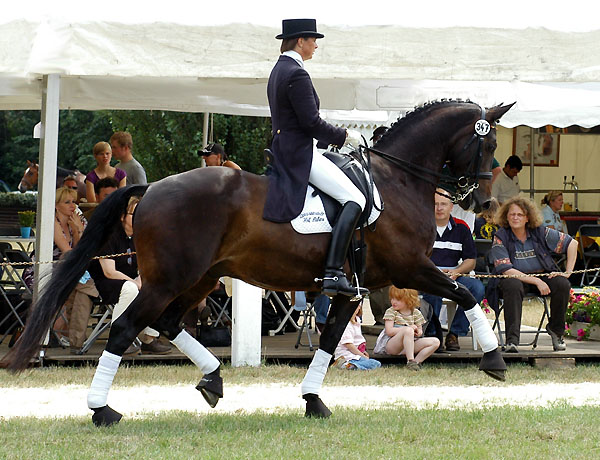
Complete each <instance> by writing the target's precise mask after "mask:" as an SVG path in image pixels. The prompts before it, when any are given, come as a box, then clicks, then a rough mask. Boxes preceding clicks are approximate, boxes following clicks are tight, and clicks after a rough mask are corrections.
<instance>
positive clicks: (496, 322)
mask: <svg viewBox="0 0 600 460" xmlns="http://www.w3.org/2000/svg"><path fill="white" fill-rule="evenodd" d="M525 299H539V300H540V301H541V302H542V305H543V306H544V312H543V313H542V317H541V319H540V323H539V324H538V327H537V329H534V330H531V329H521V330H520V331H519V333H520V334H535V336H534V338H533V340H532V341H531V342H519V343H518V345H519V346H524V347H526V346H529V345H531V346H532V348H534V349H535V348H536V347H537V343H538V339H539V337H540V332H545V330H544V329H542V327H543V325H544V320H547V319H549V318H550V309H549V308H548V299H547V297H545V296H541V295H538V294H534V293H528V294H525V296H524V297H523V301H524V300H525ZM503 310H504V301H503V299H502V298H501V299H499V305H498V311H497V312H495V316H496V318H495V320H494V324H493V325H492V329H496V328H498V341H499V342H500V346H501V347H502V349H503V350H504V346H505V345H504V339H503V338H502V333H503V331H502V327H501V325H500V314H501V313H502V311H503ZM504 332H506V331H504Z"/></svg>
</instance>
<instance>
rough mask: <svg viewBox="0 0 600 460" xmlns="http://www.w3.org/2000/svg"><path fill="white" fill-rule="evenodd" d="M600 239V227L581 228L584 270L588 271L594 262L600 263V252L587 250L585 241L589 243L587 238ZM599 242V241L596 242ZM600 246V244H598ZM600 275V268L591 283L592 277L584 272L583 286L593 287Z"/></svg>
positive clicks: (580, 237)
mask: <svg viewBox="0 0 600 460" xmlns="http://www.w3.org/2000/svg"><path fill="white" fill-rule="evenodd" d="M599 237H600V225H582V226H581V227H579V249H580V250H581V256H582V259H583V268H584V269H586V270H587V269H588V267H589V266H590V264H591V263H593V262H594V261H598V262H600V250H598V249H585V247H584V244H583V243H584V241H586V242H588V241H589V240H585V238H593V239H595V238H599ZM596 241H598V240H596ZM598 245H600V243H599V244H598ZM599 274H600V267H598V268H597V269H596V272H595V273H594V278H593V279H592V281H590V276H589V274H588V272H587V271H586V272H584V273H583V275H582V276H581V285H582V286H583V285H584V281H585V285H591V284H594V283H595V282H596V280H597V279H598V275H599Z"/></svg>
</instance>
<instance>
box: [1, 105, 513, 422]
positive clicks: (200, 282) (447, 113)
mask: <svg viewBox="0 0 600 460" xmlns="http://www.w3.org/2000/svg"><path fill="white" fill-rule="evenodd" d="M510 107H511V105H509V106H497V107H493V108H491V109H488V110H484V109H482V108H481V107H479V106H478V105H476V104H474V103H470V102H460V101H443V102H435V103H431V104H427V105H425V106H423V107H420V108H418V109H416V110H415V111H413V112H411V113H409V114H408V115H407V116H405V117H404V118H402V119H400V120H399V121H398V122H396V123H395V124H394V125H393V126H392V127H391V128H390V129H389V131H388V132H387V133H386V134H385V135H384V136H383V137H382V138H381V139H380V140H379V142H378V143H377V144H376V146H375V150H376V151H377V152H378V153H377V156H373V158H372V175H373V177H374V179H375V182H376V183H377V186H378V188H379V191H380V193H381V195H382V197H383V200H384V202H385V211H384V212H383V213H382V214H381V216H380V218H379V220H378V222H377V227H376V230H375V231H374V232H371V231H367V232H366V240H367V244H368V248H369V250H368V256H367V273H366V279H365V284H366V286H367V287H368V288H369V289H377V288H382V287H384V286H387V285H390V284H394V285H396V286H398V287H405V288H412V289H417V290H420V291H425V292H429V293H431V294H434V295H438V296H443V297H446V298H448V299H451V300H454V301H456V302H457V303H458V304H460V305H462V306H463V307H464V308H465V311H466V313H467V317H468V318H469V321H470V322H471V325H472V327H473V330H474V333H475V334H476V337H477V339H478V341H479V343H480V345H481V348H482V350H483V351H484V354H483V357H482V360H481V364H480V369H481V370H484V371H485V372H486V373H488V374H489V375H491V376H492V377H494V378H497V379H500V380H504V373H505V370H506V366H505V364H504V361H503V359H502V357H501V355H500V353H499V352H498V350H497V347H498V343H497V340H496V336H495V335H494V333H493V331H492V329H491V327H490V324H489V322H488V321H487V319H486V318H485V316H484V315H483V313H482V312H481V308H480V306H479V305H478V304H477V303H476V301H475V299H474V298H473V296H472V295H471V294H470V293H469V291H468V290H467V289H466V288H464V287H463V286H462V285H460V284H458V283H456V282H455V281H452V280H451V279H450V278H448V277H447V276H446V275H445V274H443V273H442V272H441V271H440V270H438V269H437V268H436V267H435V265H434V264H433V263H432V262H431V260H430V259H429V254H430V252H431V249H432V246H433V243H434V240H435V232H436V230H435V220H434V212H433V209H434V206H433V203H434V191H435V188H436V184H437V183H438V179H439V177H440V176H441V171H442V167H443V166H444V165H447V166H448V168H449V170H450V171H451V173H452V174H453V175H454V176H456V177H461V179H460V180H459V181H458V182H459V184H458V185H459V188H458V190H459V192H460V191H463V192H465V190H466V192H465V193H463V194H462V195H466V194H467V192H469V191H471V192H472V193H471V194H470V195H468V196H467V197H465V196H461V197H460V198H462V201H461V203H463V204H465V203H467V202H470V201H473V202H474V205H475V208H476V209H477V208H480V207H482V206H485V204H486V202H487V201H488V200H489V197H490V190H491V174H490V173H489V171H490V169H491V162H492V157H493V154H494V150H495V148H496V121H497V120H498V119H500V117H501V116H502V115H504V113H506V112H507V111H508V110H509V109H510ZM482 128H485V129H482ZM267 181H268V178H267V177H263V176H257V175H254V174H250V173H247V172H243V171H234V170H232V169H230V168H203V169H196V170H193V171H189V172H186V173H183V174H178V175H175V176H171V177H167V178H165V179H163V180H161V181H159V182H156V183H154V184H152V185H150V186H133V187H127V188H124V189H119V190H117V191H116V192H114V193H112V194H111V195H110V196H109V197H108V198H107V199H106V200H105V201H104V202H102V204H101V205H100V206H99V207H98V208H97V209H96V212H95V214H94V216H93V218H92V220H91V221H90V224H89V225H88V227H87V229H86V230H85V232H84V234H83V236H82V238H81V240H80V242H79V244H78V246H77V247H76V248H75V249H74V250H72V251H70V252H69V253H68V254H67V256H66V258H65V260H64V262H63V263H61V264H59V266H58V267H57V268H55V269H54V271H53V275H52V279H51V280H50V281H49V282H48V284H46V286H45V288H44V292H43V294H42V296H41V297H40V299H39V301H38V302H37V304H36V306H35V308H34V309H33V311H32V313H31V315H30V318H29V321H28V325H27V326H28V327H26V328H25V332H24V334H23V335H22V336H21V339H20V341H19V342H18V343H17V344H16V346H15V347H14V348H13V349H12V351H11V352H10V353H9V355H8V356H7V361H8V362H9V367H10V368H11V369H13V370H22V369H24V368H26V367H27V365H28V363H29V360H30V358H32V357H33V356H34V355H35V353H36V351H37V350H38V349H39V343H40V339H41V338H42V336H43V335H44V333H45V332H46V331H47V329H48V327H49V326H50V325H51V324H52V320H53V318H54V316H55V315H56V313H57V312H58V311H59V309H60V306H61V305H62V304H63V303H64V300H65V299H66V298H67V296H68V294H69V293H70V292H71V290H72V288H73V287H74V285H75V283H77V280H78V279H79V277H80V276H81V274H82V273H83V271H84V270H85V269H86V266H87V264H88V262H89V260H90V258H91V257H92V256H93V255H95V254H96V253H97V251H98V249H99V248H100V247H101V246H102V244H103V242H104V241H105V240H106V238H107V234H108V232H109V229H111V228H114V226H116V225H119V221H120V218H121V216H123V215H124V213H125V209H126V206H127V202H128V199H129V198H130V197H131V196H132V195H143V198H142V199H141V201H140V203H139V205H138V206H137V209H136V212H135V220H134V238H135V245H136V249H137V254H138V264H139V269H140V273H141V276H142V279H143V287H142V289H141V290H140V293H139V295H138V296H137V297H136V298H135V300H134V301H133V302H132V303H131V305H130V307H129V308H128V309H127V310H126V312H125V313H124V314H123V315H121V316H120V317H119V318H118V319H117V320H116V321H115V322H114V323H113V325H112V328H111V331H110V337H109V340H108V343H107V346H106V350H105V351H104V353H103V355H102V357H101V358H100V362H99V365H98V370H97V372H96V376H95V377H94V381H93V382H92V389H91V390H90V396H89V397H88V406H89V407H90V408H92V409H93V410H94V412H95V413H94V416H93V417H92V419H93V421H94V423H96V424H97V425H107V424H111V423H115V422H118V420H119V419H120V417H121V416H120V414H118V412H116V411H114V410H112V409H111V408H110V407H109V406H107V405H106V399H107V395H108V390H109V388H110V385H111V383H112V378H113V377H114V374H115V373H116V371H117V368H118V365H119V362H120V358H121V356H122V354H123V352H124V351H125V349H126V348H127V347H128V346H129V345H130V344H131V342H132V341H133V339H134V338H135V336H136V335H137V334H138V333H139V332H140V331H141V330H142V329H143V328H144V327H145V326H148V325H151V326H152V327H153V328H155V329H157V330H159V331H160V332H162V333H163V334H164V335H165V336H166V337H168V338H169V339H170V340H171V341H173V343H174V344H175V345H176V346H177V347H178V348H179V349H180V350H182V351H183V352H184V353H185V354H186V355H187V356H189V357H190V359H191V360H192V361H193V362H194V363H196V364H197V365H198V367H199V368H200V370H201V371H202V372H203V373H204V376H203V378H202V380H201V381H200V383H199V384H198V386H197V389H198V390H200V391H201V393H202V395H203V396H204V398H205V399H206V400H207V402H208V403H209V404H210V405H211V406H213V407H214V405H215V404H216V403H217V402H218V400H219V398H220V397H222V395H223V393H222V379H221V377H220V375H219V363H218V361H217V360H216V359H215V358H214V356H212V354H210V352H208V351H207V350H206V349H205V348H204V347H202V345H200V344H199V343H198V342H195V341H194V340H193V339H191V337H190V336H189V335H187V333H185V331H182V327H181V325H180V323H181V320H182V317H183V315H184V314H185V313H186V312H187V311H188V310H189V309H191V308H192V307H194V306H196V305H197V303H198V301H199V300H200V299H202V298H204V297H206V295H207V294H208V293H209V292H210V291H211V290H212V289H213V287H214V285H215V283H216V281H217V280H218V279H219V277H221V276H226V275H227V276H232V277H234V278H238V279H241V280H243V281H245V282H247V283H250V284H254V285H256V286H261V287H264V288H266V289H272V290H277V291H319V290H320V286H319V285H318V284H317V283H316V282H315V276H318V275H319V274H320V273H321V272H322V269H323V266H324V262H325V260H324V259H325V254H326V251H327V247H328V244H329V239H330V236H329V235H327V234H313V235H301V234H298V233H296V232H295V231H294V230H293V229H292V227H291V225H290V224H281V223H273V222H268V221H265V220H263V219H262V217H261V216H262V210H263V206H264V201H265V194H266V190H267ZM357 302H358V300H356V299H351V298H349V297H345V296H340V295H338V296H337V297H335V298H334V299H333V302H332V305H331V308H330V312H329V315H328V317H327V323H326V326H325V329H324V331H323V334H322V335H321V339H320V346H319V350H317V352H316V353H315V356H314V358H313V361H312V363H311V364H310V366H309V369H308V371H307V374H306V377H305V378H304V381H303V382H302V396H303V398H304V399H305V400H306V415H307V416H316V417H327V416H329V415H330V413H331V412H330V411H329V410H328V409H327V407H326V406H325V404H324V403H323V402H322V401H321V400H320V398H319V396H318V393H319V389H320V387H321V386H322V382H323V379H324V377H325V373H326V371H327V367H328V365H329V361H330V358H331V355H332V353H333V352H334V349H335V347H336V345H337V343H338V342H339V339H340V337H341V335H342V333H343V330H344V328H345V326H346V324H347V323H348V321H349V319H350V317H351V315H352V313H353V311H354V309H355V307H356V303H357ZM188 338H190V340H191V341H190V340H188ZM192 342H193V343H192ZM99 394H100V396H98V395H99Z"/></svg>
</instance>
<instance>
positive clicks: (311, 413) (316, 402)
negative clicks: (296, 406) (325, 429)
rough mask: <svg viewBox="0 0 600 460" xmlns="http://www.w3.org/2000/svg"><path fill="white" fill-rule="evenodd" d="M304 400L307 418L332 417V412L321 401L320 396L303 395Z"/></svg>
mask: <svg viewBox="0 0 600 460" xmlns="http://www.w3.org/2000/svg"><path fill="white" fill-rule="evenodd" d="M302 398H303V399H304V400H305V401H306V412H305V413H304V416H305V417H315V418H328V417H329V416H330V415H331V411H330V410H329V409H328V408H327V406H326V405H325V404H324V403H323V401H321V398H319V395H315V394H312V393H307V394H305V395H302Z"/></svg>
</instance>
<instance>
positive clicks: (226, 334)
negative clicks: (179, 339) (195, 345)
mask: <svg viewBox="0 0 600 460" xmlns="http://www.w3.org/2000/svg"><path fill="white" fill-rule="evenodd" d="M196 340H198V342H200V343H201V344H202V345H204V346H205V347H230V346H231V332H230V331H229V328H228V327H227V326H218V327H213V326H209V325H207V324H199V325H198V327H197V328H196Z"/></svg>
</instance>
